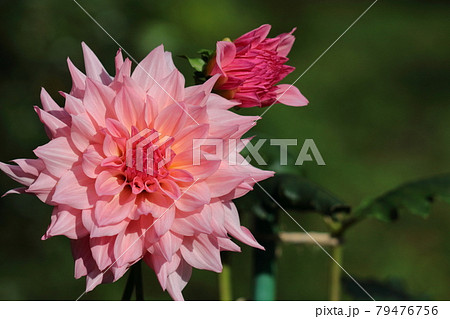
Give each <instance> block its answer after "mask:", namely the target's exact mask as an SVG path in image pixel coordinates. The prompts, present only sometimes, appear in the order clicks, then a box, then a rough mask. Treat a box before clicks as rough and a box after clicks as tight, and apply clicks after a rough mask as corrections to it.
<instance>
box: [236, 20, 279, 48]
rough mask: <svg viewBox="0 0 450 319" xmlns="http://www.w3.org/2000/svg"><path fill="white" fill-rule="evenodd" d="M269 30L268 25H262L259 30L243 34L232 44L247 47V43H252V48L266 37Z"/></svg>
mask: <svg viewBox="0 0 450 319" xmlns="http://www.w3.org/2000/svg"><path fill="white" fill-rule="evenodd" d="M270 29H271V26H270V25H269V24H263V25H262V26H260V27H259V28H256V29H254V30H252V31H249V32H247V33H245V34H244V35H241V36H240V37H239V38H237V39H236V40H234V41H233V42H234V43H235V44H236V45H247V44H249V43H252V45H253V46H256V45H258V44H259V43H261V42H262V41H263V40H264V39H265V38H266V37H267V35H268V34H269V32H270Z"/></svg>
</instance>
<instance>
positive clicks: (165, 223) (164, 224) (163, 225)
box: [152, 205, 175, 236]
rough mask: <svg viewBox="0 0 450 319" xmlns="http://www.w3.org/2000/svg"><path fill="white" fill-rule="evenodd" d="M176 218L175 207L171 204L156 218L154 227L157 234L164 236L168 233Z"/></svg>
mask: <svg viewBox="0 0 450 319" xmlns="http://www.w3.org/2000/svg"><path fill="white" fill-rule="evenodd" d="M174 220H175V207H174V205H171V206H170V207H169V208H167V209H166V210H165V212H164V213H163V214H162V215H161V216H160V217H158V218H156V219H155V221H154V224H153V226H152V227H153V229H154V230H155V233H156V235H157V236H162V235H164V234H165V233H167V232H168V231H169V230H170V228H171V227H172V224H173V221H174Z"/></svg>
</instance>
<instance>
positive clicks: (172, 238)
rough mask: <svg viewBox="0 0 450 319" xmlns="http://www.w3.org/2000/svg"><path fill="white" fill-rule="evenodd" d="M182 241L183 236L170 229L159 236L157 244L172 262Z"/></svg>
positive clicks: (160, 250)
mask: <svg viewBox="0 0 450 319" xmlns="http://www.w3.org/2000/svg"><path fill="white" fill-rule="evenodd" d="M182 243H183V236H180V235H178V234H174V233H172V232H170V231H168V232H167V233H165V234H164V235H162V236H161V237H160V238H159V241H158V242H157V243H156V244H155V245H158V246H159V248H160V249H159V252H160V253H161V254H162V256H163V257H164V258H165V259H166V260H167V261H169V262H170V261H171V260H172V256H173V255H174V254H175V253H176V252H177V251H178V249H180V246H181V244H182Z"/></svg>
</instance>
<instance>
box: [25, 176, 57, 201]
mask: <svg viewBox="0 0 450 319" xmlns="http://www.w3.org/2000/svg"><path fill="white" fill-rule="evenodd" d="M56 182H57V179H56V178H55V177H54V176H52V175H50V174H49V173H48V171H44V172H41V173H40V174H39V176H38V178H37V179H36V181H35V182H34V183H33V184H31V185H30V187H28V189H27V190H26V192H27V193H33V194H35V195H36V196H37V197H38V198H39V199H40V200H41V201H43V202H44V203H47V204H52V201H51V199H52V196H53V192H54V189H55V185H56Z"/></svg>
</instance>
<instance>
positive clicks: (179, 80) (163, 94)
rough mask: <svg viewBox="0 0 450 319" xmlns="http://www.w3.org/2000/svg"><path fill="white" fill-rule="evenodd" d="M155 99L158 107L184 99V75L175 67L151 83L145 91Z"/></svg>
mask: <svg viewBox="0 0 450 319" xmlns="http://www.w3.org/2000/svg"><path fill="white" fill-rule="evenodd" d="M147 94H148V95H150V96H151V97H152V98H153V99H155V101H158V106H159V109H160V110H161V109H162V108H163V107H165V106H167V105H170V104H173V103H175V104H177V103H179V102H178V101H182V100H183V99H184V77H183V75H182V74H181V73H180V71H178V70H177V69H175V70H173V71H172V72H171V73H170V74H169V75H167V76H166V77H164V78H163V79H161V80H160V81H159V82H158V83H157V84H155V85H152V86H151V87H150V89H149V90H148V92H147Z"/></svg>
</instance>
